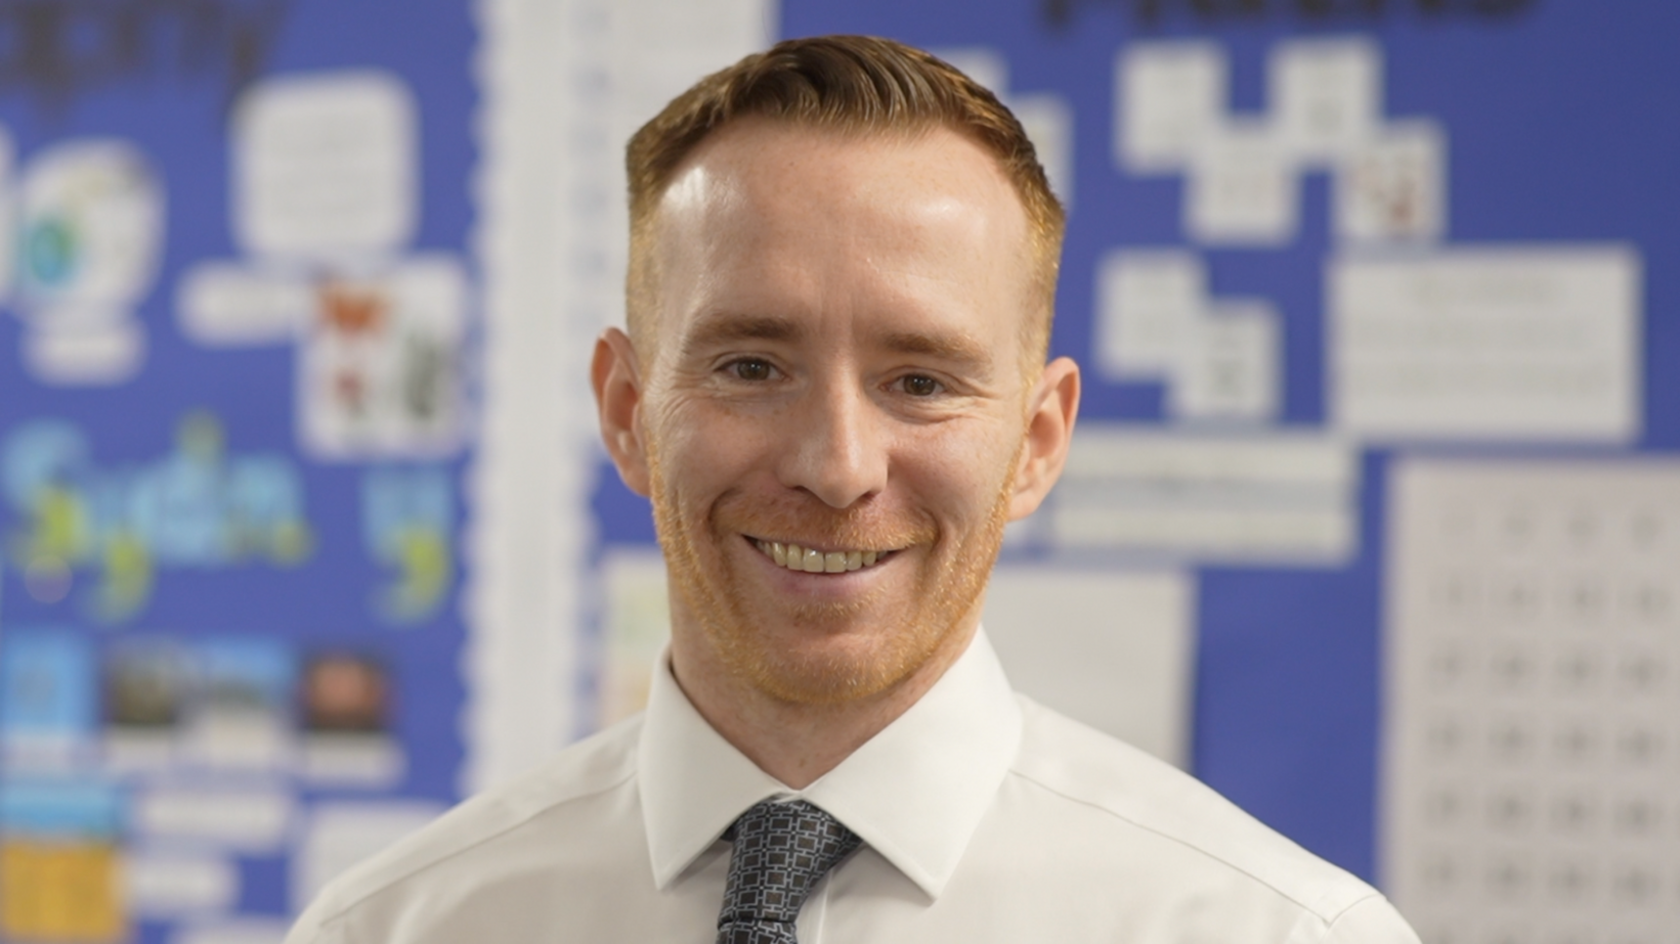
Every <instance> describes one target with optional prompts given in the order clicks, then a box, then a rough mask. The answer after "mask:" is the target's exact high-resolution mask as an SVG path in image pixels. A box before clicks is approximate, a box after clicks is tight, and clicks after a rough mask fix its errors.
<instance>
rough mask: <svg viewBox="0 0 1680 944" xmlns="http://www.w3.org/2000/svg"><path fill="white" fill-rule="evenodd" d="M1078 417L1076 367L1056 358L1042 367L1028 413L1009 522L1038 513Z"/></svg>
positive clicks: (1058, 471) (1058, 472)
mask: <svg viewBox="0 0 1680 944" xmlns="http://www.w3.org/2000/svg"><path fill="white" fill-rule="evenodd" d="M1078 417H1079V365H1078V364H1075V363H1074V362H1073V360H1072V359H1071V358H1067V357H1058V358H1056V359H1055V360H1053V361H1051V362H1050V363H1048V364H1046V365H1045V366H1044V373H1043V375H1041V376H1040V377H1039V381H1038V386H1037V387H1036V388H1034V390H1033V394H1032V400H1031V401H1030V402H1029V405H1028V410H1027V435H1026V441H1025V443H1023V445H1022V447H1021V458H1020V461H1019V462H1018V463H1017V464H1016V466H1015V493H1014V494H1013V495H1012V496H1011V497H1010V501H1009V520H1010V521H1018V520H1020V519H1022V518H1025V517H1026V516H1028V515H1030V514H1032V513H1033V512H1034V511H1037V510H1038V506H1039V504H1040V503H1042V502H1043V501H1044V496H1046V495H1048V494H1050V488H1051V486H1053V485H1055V484H1056V480H1057V479H1059V478H1061V476H1062V466H1064V465H1066V464H1067V453H1068V444H1069V443H1070V442H1071V441H1072V440H1073V424H1074V421H1075V420H1076V419H1078Z"/></svg>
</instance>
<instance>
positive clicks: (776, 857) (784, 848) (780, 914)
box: [717, 800, 863, 944]
mask: <svg viewBox="0 0 1680 944" xmlns="http://www.w3.org/2000/svg"><path fill="white" fill-rule="evenodd" d="M729 831H730V833H732V834H733V838H734V843H735V848H734V849H733V850H731V851H730V853H729V885H728V887H727V888H725V889H724V892H723V910H722V911H720V912H719V913H718V935H717V944H798V938H797V937H795V936H794V922H795V921H796V920H797V919H798V918H799V909H800V908H802V907H804V905H805V898H806V896H808V895H810V894H811V888H812V886H814V885H816V884H817V880H819V879H821V878H822V877H823V876H824V875H826V874H828V870H829V869H832V868H834V867H835V866H836V865H839V864H840V860H842V859H844V858H846V856H848V855H851V854H852V850H854V849H856V848H857V847H858V846H859V845H860V844H862V842H863V840H862V839H859V838H858V836H857V834H856V833H854V832H852V831H851V830H849V829H847V828H846V827H845V826H842V825H841V824H840V821H839V820H837V819H835V818H834V817H832V816H830V815H828V814H827V813H825V812H823V811H822V810H819V809H817V808H816V807H814V806H812V805H811V804H809V803H806V802H805V801H803V800H798V801H795V802H793V803H773V802H771V801H770V800H765V801H764V802H762V803H760V804H758V805H757V806H755V807H753V808H752V809H750V810H748V811H746V812H745V813H742V814H741V818H740V819H738V820H736V821H735V825H734V826H732V827H730V830H729Z"/></svg>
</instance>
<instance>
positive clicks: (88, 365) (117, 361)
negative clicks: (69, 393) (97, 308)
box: [23, 309, 149, 386]
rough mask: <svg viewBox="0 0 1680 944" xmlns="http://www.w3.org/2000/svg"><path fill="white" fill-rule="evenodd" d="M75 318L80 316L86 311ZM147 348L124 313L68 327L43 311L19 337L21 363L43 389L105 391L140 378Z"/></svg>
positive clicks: (143, 337)
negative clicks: (97, 388)
mask: <svg viewBox="0 0 1680 944" xmlns="http://www.w3.org/2000/svg"><path fill="white" fill-rule="evenodd" d="M75 314H76V315H78V316H79V315H82V314H86V310H85V309H82V310H78V311H77V312H75ZM148 347H149V345H148V343H147V340H146V330H145V328H144V327H142V326H141V324H140V322H139V321H137V320H136V319H134V318H130V317H127V316H126V312H125V313H121V314H120V315H116V316H113V317H110V318H103V317H101V318H95V319H92V320H89V321H69V320H68V319H65V318H61V317H58V316H57V315H56V314H55V313H53V312H51V311H50V310H49V311H48V312H47V313H46V315H45V317H43V318H42V319H41V320H40V323H39V324H37V325H36V326H34V327H33V328H31V329H30V330H29V332H28V333H27V334H26V335H24V338H23V362H24V366H25V367H27V368H28V369H29V373H30V375H31V376H33V377H34V378H35V379H36V380H38V381H40V382H41V383H44V384H51V385H54V386H111V385H114V384H119V383H123V382H124V381H127V380H130V379H132V378H133V377H134V376H135V375H136V374H138V373H139V372H140V369H141V368H142V367H144V366H145V363H146V351H147V349H148Z"/></svg>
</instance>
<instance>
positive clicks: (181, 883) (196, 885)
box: [123, 849, 239, 918]
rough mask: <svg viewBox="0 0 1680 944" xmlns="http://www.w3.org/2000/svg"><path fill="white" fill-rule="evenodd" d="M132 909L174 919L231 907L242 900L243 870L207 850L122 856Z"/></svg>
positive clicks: (144, 914)
mask: <svg viewBox="0 0 1680 944" xmlns="http://www.w3.org/2000/svg"><path fill="white" fill-rule="evenodd" d="M123 887H124V891H125V892H126V899H127V902H128V908H129V910H130V911H131V912H132V913H134V914H136V915H139V916H142V917H148V918H166V917H167V918H175V917H179V916H182V915H192V914H208V913H214V912H218V911H227V910H230V909H232V908H233V907H234V906H235V905H237V904H238V902H239V869H238V867H237V866H236V865H235V864H234V862H233V860H232V859H229V858H226V857H223V856H219V855H215V854H211V853H203V852H188V851H182V850H153V849H138V850H130V851H128V852H127V853H125V855H124V858H123Z"/></svg>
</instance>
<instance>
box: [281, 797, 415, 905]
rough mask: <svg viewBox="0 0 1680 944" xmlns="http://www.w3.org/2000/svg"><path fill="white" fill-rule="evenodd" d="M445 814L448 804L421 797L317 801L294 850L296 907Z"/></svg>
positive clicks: (306, 903) (291, 890)
mask: <svg viewBox="0 0 1680 944" xmlns="http://www.w3.org/2000/svg"><path fill="white" fill-rule="evenodd" d="M443 812H444V807H443V806H442V805H440V804H437V803H427V802H424V801H420V800H382V801H376V800H366V801H355V802H323V803H318V804H316V805H315V807H314V808H313V809H311V810H310V811H309V816H308V819H307V820H306V821H305V822H304V824H303V826H302V829H301V830H300V832H299V836H298V842H297V844H296V846H295V847H294V849H293V853H292V858H291V876H290V879H291V888H290V892H291V902H292V910H293V911H302V910H303V909H304V908H305V907H307V906H308V905H309V903H310V902H311V901H314V900H315V896H316V895H317V894H318V893H319V892H320V891H321V889H322V888H323V887H325V886H326V884H327V883H328V882H330V881H332V880H333V879H334V878H337V877H338V876H339V875H341V874H342V873H343V872H344V870H345V869H348V868H350V867H351V866H353V865H355V864H357V863H358V862H361V861H362V860H363V859H366V858H367V857H368V856H371V855H373V854H375V853H377V852H382V851H384V850H385V848H386V847H388V846H390V845H391V844H392V843H395V842H396V841H397V840H399V839H402V838H403V837H405V836H408V835H409V834H410V833H413V832H415V831H416V830H418V829H420V828H421V827H422V826H425V825H426V824H427V823H430V822H431V821H432V820H434V819H437V818H438V817H439V816H441V815H442V814H443Z"/></svg>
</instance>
